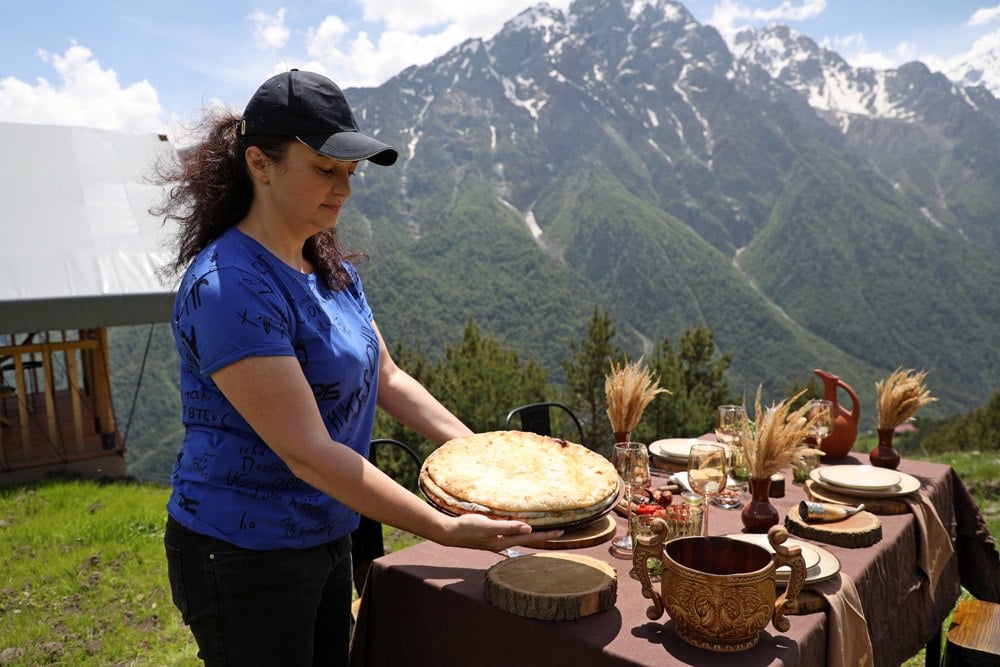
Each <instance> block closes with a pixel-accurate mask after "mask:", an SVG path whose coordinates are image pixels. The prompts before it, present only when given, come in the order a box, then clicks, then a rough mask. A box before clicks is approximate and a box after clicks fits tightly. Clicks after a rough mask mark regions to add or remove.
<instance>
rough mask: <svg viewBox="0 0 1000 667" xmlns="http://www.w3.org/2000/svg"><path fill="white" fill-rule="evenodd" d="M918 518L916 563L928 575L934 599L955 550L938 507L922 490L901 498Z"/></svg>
mask: <svg viewBox="0 0 1000 667" xmlns="http://www.w3.org/2000/svg"><path fill="white" fill-rule="evenodd" d="M901 500H903V501H904V502H905V503H906V504H907V505H909V507H910V511H911V512H913V517H914V518H915V519H916V520H917V541H918V545H917V565H919V566H920V570H921V571H922V572H923V573H924V574H925V575H926V576H927V582H928V584H929V585H930V597H931V599H932V600H933V599H934V592H935V591H937V584H938V579H939V578H940V576H941V572H943V571H944V568H945V567H947V565H948V562H949V561H950V560H951V557H952V556H953V555H954V553H955V547H954V546H953V545H952V543H951V534H950V533H949V532H948V529H947V528H945V527H944V524H943V523H942V522H941V517H940V516H939V515H938V512H937V508H935V507H934V504H933V503H932V502H931V501H930V498H928V497H927V494H925V493H924V492H923V491H919V492H917V493H915V494H911V495H910V496H906V497H904V498H902V499H901Z"/></svg>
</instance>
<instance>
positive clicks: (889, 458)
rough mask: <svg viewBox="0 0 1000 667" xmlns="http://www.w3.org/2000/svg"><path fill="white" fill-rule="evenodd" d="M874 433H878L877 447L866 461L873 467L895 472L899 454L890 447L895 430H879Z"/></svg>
mask: <svg viewBox="0 0 1000 667" xmlns="http://www.w3.org/2000/svg"><path fill="white" fill-rule="evenodd" d="M876 431H878V445H877V446H876V447H875V449H873V450H872V451H871V452H870V453H869V454H868V460H870V461H871V464H872V465H873V466H878V467H879V468H889V469H891V470H895V469H896V467H897V466H899V452H897V451H896V450H895V449H894V448H893V446H892V436H893V435H895V433H896V429H894V428H880V429H876Z"/></svg>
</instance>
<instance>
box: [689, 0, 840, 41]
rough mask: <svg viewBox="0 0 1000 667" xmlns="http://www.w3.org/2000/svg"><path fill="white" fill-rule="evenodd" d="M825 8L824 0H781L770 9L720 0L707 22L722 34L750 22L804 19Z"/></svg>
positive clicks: (766, 22)
mask: <svg viewBox="0 0 1000 667" xmlns="http://www.w3.org/2000/svg"><path fill="white" fill-rule="evenodd" d="M825 10H826V0H802V1H801V2H799V3H795V2H791V1H790V0H783V1H782V2H781V3H780V4H779V5H778V6H776V7H772V8H770V9H758V8H752V7H749V6H747V5H745V4H742V3H741V2H740V1H739V0H722V1H721V2H719V3H717V4H716V5H714V6H713V7H712V15H711V16H710V17H709V19H708V21H707V23H709V24H711V25H713V26H715V28H716V29H717V30H718V31H719V32H721V33H722V34H723V35H728V34H732V33H734V32H736V31H737V30H739V29H740V28H742V27H744V26H746V25H750V24H758V25H759V24H769V23H784V22H786V21H806V20H808V19H811V18H814V17H816V16H819V15H820V14H822V13H823V12H824V11H825Z"/></svg>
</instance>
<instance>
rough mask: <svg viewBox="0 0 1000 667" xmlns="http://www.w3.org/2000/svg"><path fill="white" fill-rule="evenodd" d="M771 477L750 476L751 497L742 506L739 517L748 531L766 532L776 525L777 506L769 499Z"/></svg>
mask: <svg viewBox="0 0 1000 667" xmlns="http://www.w3.org/2000/svg"><path fill="white" fill-rule="evenodd" d="M770 487H771V478H770V477H767V478H764V479H755V478H752V477H751V478H750V495H751V499H750V502H748V503H747V504H746V505H744V506H743V511H742V512H741V513H740V518H741V519H742V520H743V527H744V528H745V529H746V531H747V532H748V533H766V532H767V531H768V530H769V529H770V528H771V526H776V525H778V508H776V507H775V506H774V505H772V504H771V500H770V496H769V493H770Z"/></svg>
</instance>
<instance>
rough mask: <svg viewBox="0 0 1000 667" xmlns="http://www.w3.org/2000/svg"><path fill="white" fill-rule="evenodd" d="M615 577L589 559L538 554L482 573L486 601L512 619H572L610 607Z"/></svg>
mask: <svg viewBox="0 0 1000 667" xmlns="http://www.w3.org/2000/svg"><path fill="white" fill-rule="evenodd" d="M617 595H618V573H617V572H616V571H615V569H614V568H613V567H611V565H609V564H608V563H604V562H602V561H599V560H597V559H595V558H591V557H590V556H583V555H580V554H570V553H539V554H531V555H528V556H518V557H516V558H508V559H507V560H505V561H501V562H499V563H497V564H496V565H494V566H493V567H491V568H490V569H489V570H487V571H486V599H487V601H489V602H490V604H492V605H494V606H495V607H498V608H499V609H502V610H504V611H506V612H509V613H511V614H514V615H516V616H524V617H526V618H537V619H540V620H543V621H572V620H574V619H577V618H581V617H583V616H589V615H591V614H596V613H598V612H602V611H605V610H606V609H609V608H610V607H613V606H614V604H615V601H616V599H617Z"/></svg>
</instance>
